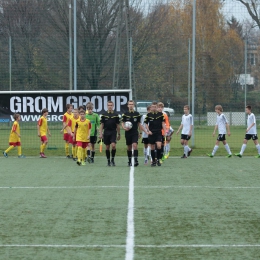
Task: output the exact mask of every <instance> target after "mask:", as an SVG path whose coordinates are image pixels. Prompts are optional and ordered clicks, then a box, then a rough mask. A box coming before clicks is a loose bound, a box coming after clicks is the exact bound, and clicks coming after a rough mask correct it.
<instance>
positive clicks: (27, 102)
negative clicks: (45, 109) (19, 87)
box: [23, 97, 34, 113]
mask: <svg viewBox="0 0 260 260" xmlns="http://www.w3.org/2000/svg"><path fill="white" fill-rule="evenodd" d="M33 101H34V100H33V98H32V97H23V112H25V113H27V108H28V107H29V109H30V113H33V112H34V107H33Z"/></svg>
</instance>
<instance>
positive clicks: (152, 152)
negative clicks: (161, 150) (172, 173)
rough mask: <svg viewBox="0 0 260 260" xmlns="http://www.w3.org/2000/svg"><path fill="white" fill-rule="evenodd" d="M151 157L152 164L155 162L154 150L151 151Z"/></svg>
mask: <svg viewBox="0 0 260 260" xmlns="http://www.w3.org/2000/svg"><path fill="white" fill-rule="evenodd" d="M151 157H152V160H153V162H155V151H154V150H151Z"/></svg>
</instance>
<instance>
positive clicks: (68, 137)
mask: <svg viewBox="0 0 260 260" xmlns="http://www.w3.org/2000/svg"><path fill="white" fill-rule="evenodd" d="M63 140H64V141H66V142H69V141H70V134H68V133H65V134H63Z"/></svg>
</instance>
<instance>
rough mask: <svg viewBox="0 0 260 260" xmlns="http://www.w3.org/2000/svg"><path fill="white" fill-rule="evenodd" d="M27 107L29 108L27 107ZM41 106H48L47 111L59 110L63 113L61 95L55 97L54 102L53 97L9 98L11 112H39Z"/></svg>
mask: <svg viewBox="0 0 260 260" xmlns="http://www.w3.org/2000/svg"><path fill="white" fill-rule="evenodd" d="M28 108H29V109H28ZM43 108H48V110H49V113H51V112H60V113H63V97H62V96H60V97H57V101H56V103H55V101H54V98H53V97H47V99H46V98H45V97H41V96H39V97H36V98H35V99H34V98H32V97H23V98H22V99H21V98H20V97H11V98H10V110H11V112H13V113H27V112H30V113H34V112H37V113H41V111H42V109H43Z"/></svg>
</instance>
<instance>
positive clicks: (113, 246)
mask: <svg viewBox="0 0 260 260" xmlns="http://www.w3.org/2000/svg"><path fill="white" fill-rule="evenodd" d="M7 247H14V248H15V247H18V248H19V247H20V248H21V247H25V248H26V247H39V248H127V245H48V244H46V245H44V244H40V245H19V244H6V245H5V244H2V245H0V248H7ZM134 247H135V248H221V247H227V248H232V247H233V248H249V247H252V248H254V247H255V248H256V247H260V244H220V245H214V244H212V245H210V244H209V245H207V244H202V245H198V244H194V245H192V244H191V245H189V244H186V245H185V244H183V245H181V244H180V245H134ZM132 259H133V258H132Z"/></svg>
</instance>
